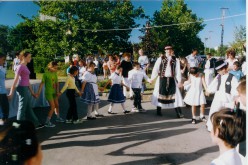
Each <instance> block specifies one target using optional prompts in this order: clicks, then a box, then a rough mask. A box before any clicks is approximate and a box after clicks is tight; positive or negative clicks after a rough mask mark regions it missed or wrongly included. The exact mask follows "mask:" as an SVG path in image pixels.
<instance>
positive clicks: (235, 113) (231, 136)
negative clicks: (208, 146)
mask: <svg viewBox="0 0 248 165" xmlns="http://www.w3.org/2000/svg"><path fill="white" fill-rule="evenodd" d="M210 119H211V121H212V123H213V129H212V131H211V139H212V141H213V142H214V143H216V144H217V145H218V146H219V150H220V156H219V157H218V158H216V159H214V160H213V161H212V162H211V165H245V164H246V163H245V162H246V161H245V158H244V157H243V156H242V155H241V154H239V153H238V152H237V150H236V149H235V147H236V146H237V145H238V143H240V142H243V141H244V140H245V134H246V133H245V132H246V131H245V130H246V122H245V121H246V114H245V112H244V111H242V110H240V109H232V110H231V109H222V110H220V111H218V112H215V113H213V115H212V116H211V118H210Z"/></svg>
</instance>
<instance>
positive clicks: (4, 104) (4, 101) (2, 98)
mask: <svg viewBox="0 0 248 165" xmlns="http://www.w3.org/2000/svg"><path fill="white" fill-rule="evenodd" d="M0 109H1V111H0V119H4V120H5V119H8V117H9V101H8V98H7V95H6V94H0Z"/></svg>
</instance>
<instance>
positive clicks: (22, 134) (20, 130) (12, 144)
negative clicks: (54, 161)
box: [0, 120, 42, 165]
mask: <svg viewBox="0 0 248 165" xmlns="http://www.w3.org/2000/svg"><path fill="white" fill-rule="evenodd" d="M0 129H1V130H0V137H1V138H0V149H1V152H0V158H1V159H0V164H2V165H3V164H11V165H24V164H25V165H28V164H30V165H31V164H35V165H41V164H42V150H41V145H40V144H39V141H38V138H37V134H36V130H35V127H34V125H33V123H32V122H30V121H27V120H22V121H11V122H7V123H6V124H5V125H4V126H3V127H1V128H0Z"/></svg>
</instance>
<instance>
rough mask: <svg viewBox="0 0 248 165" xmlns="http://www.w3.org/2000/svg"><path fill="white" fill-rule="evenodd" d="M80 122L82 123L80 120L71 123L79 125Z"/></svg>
mask: <svg viewBox="0 0 248 165" xmlns="http://www.w3.org/2000/svg"><path fill="white" fill-rule="evenodd" d="M82 122H83V121H82V120H80V119H77V120H74V121H73V122H72V123H73V124H80V123H82Z"/></svg>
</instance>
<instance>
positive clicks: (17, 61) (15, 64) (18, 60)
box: [13, 58, 20, 71]
mask: <svg viewBox="0 0 248 165" xmlns="http://www.w3.org/2000/svg"><path fill="white" fill-rule="evenodd" d="M13 62H14V67H13V69H14V71H15V70H16V68H17V66H18V65H19V64H20V59H19V58H14V61H13Z"/></svg>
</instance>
